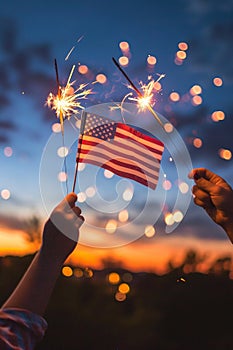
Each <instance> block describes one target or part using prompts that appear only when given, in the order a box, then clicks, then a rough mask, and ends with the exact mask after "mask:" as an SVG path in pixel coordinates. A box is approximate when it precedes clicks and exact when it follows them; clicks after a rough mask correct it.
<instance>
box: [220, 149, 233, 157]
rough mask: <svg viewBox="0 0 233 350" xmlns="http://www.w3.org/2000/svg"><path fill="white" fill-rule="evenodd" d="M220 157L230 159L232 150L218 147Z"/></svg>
mask: <svg viewBox="0 0 233 350" xmlns="http://www.w3.org/2000/svg"><path fill="white" fill-rule="evenodd" d="M218 154H219V156H220V158H222V159H225V160H230V159H231V157H232V152H231V151H230V150H229V149H224V148H220V150H219V151H218Z"/></svg>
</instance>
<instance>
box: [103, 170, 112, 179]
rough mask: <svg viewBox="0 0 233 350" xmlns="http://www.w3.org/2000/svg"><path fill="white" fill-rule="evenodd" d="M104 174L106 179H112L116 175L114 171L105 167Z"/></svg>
mask: <svg viewBox="0 0 233 350" xmlns="http://www.w3.org/2000/svg"><path fill="white" fill-rule="evenodd" d="M104 176H105V177H106V179H111V178H112V177H113V176H114V173H113V172H112V171H110V170H107V169H105V170H104Z"/></svg>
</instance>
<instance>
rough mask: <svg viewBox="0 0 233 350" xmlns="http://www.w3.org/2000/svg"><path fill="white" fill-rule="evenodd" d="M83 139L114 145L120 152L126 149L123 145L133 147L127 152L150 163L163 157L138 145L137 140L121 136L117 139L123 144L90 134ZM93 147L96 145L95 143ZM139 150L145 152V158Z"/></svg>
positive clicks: (108, 145) (107, 145)
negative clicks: (125, 138) (118, 144)
mask: <svg viewBox="0 0 233 350" xmlns="http://www.w3.org/2000/svg"><path fill="white" fill-rule="evenodd" d="M83 140H87V141H90V142H93V143H94V142H95V143H96V144H99V145H101V144H103V145H105V147H108V148H110V147H114V149H115V150H116V151H119V152H122V150H124V148H123V147H122V145H124V146H127V147H130V148H131V149H132V151H130V150H129V149H127V154H130V155H131V156H132V157H134V156H136V158H137V159H141V160H142V161H143V162H146V163H148V164H149V165H150V164H151V163H152V162H154V161H155V159H157V161H160V160H161V159H162V155H161V154H157V153H155V152H154V153H153V152H152V151H149V150H148V149H147V148H146V147H143V146H141V145H138V143H137V142H136V141H135V142H134V141H129V140H124V139H122V138H119V139H118V138H117V139H116V141H117V142H118V143H120V144H121V146H117V145H115V144H114V143H111V142H109V141H104V140H101V139H99V138H97V137H93V136H88V135H84V136H83ZM129 143H130V144H129ZM82 147H83V144H82ZM92 147H94V145H93V146H92ZM138 152H141V153H142V154H144V155H145V158H144V157H143V156H141V155H139V154H138ZM148 156H149V157H148ZM156 163H157V162H156Z"/></svg>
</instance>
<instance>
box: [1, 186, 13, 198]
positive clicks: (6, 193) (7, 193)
mask: <svg viewBox="0 0 233 350" xmlns="http://www.w3.org/2000/svg"><path fill="white" fill-rule="evenodd" d="M10 196H11V193H10V191H9V190H8V189H6V188H5V189H3V190H2V191H1V197H2V199H5V200H7V199H9V198H10Z"/></svg>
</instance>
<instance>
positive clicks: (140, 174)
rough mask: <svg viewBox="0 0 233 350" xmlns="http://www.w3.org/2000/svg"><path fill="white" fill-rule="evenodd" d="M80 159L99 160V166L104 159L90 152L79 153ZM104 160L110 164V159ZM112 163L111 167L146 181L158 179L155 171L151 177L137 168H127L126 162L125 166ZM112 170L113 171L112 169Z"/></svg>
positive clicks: (154, 181)
mask: <svg viewBox="0 0 233 350" xmlns="http://www.w3.org/2000/svg"><path fill="white" fill-rule="evenodd" d="M80 160H81V161H82V160H84V161H86V162H88V161H96V162H99V164H100V166H102V165H103V161H105V159H104V157H103V156H96V155H95V154H92V153H88V154H85V155H84V154H80ZM106 162H107V164H110V163H111V160H109V159H108V158H107V159H106ZM112 164H113V169H117V170H119V171H121V172H123V173H129V172H130V173H131V174H133V175H135V176H137V177H139V178H142V179H144V180H145V179H146V180H147V181H148V182H152V183H157V179H158V176H159V173H158V172H157V171H156V172H155V173H154V174H153V177H152V176H150V175H149V174H148V173H147V172H146V171H145V172H143V171H142V172H140V171H138V170H135V169H132V168H128V167H127V163H125V166H123V165H117V164H115V163H112ZM127 169H128V171H127ZM113 172H114V171H113Z"/></svg>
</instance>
